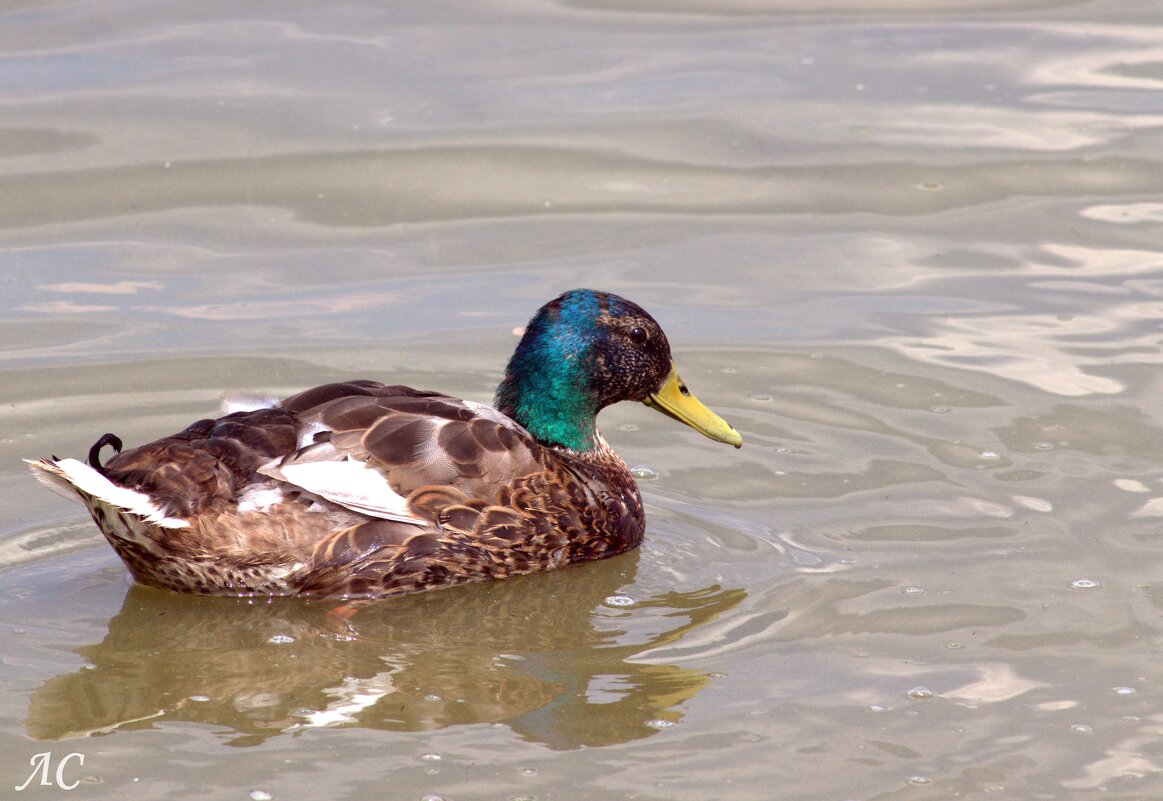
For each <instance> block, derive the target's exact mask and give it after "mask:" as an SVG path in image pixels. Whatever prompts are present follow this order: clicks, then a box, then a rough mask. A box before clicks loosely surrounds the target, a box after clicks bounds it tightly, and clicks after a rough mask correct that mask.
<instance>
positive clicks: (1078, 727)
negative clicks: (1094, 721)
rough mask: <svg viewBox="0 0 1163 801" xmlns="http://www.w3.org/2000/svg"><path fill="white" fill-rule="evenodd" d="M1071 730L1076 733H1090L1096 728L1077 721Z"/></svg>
mask: <svg viewBox="0 0 1163 801" xmlns="http://www.w3.org/2000/svg"><path fill="white" fill-rule="evenodd" d="M1070 730H1071V731H1072V732H1075V733H1076V734H1090V733H1091V732H1092V731H1094V729H1092V728H1091V727H1090V726H1087V725H1086V724H1085V723H1075V724H1074V725H1073V726H1071V727H1070Z"/></svg>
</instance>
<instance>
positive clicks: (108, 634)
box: [0, 0, 1163, 801]
mask: <svg viewBox="0 0 1163 801" xmlns="http://www.w3.org/2000/svg"><path fill="white" fill-rule="evenodd" d="M6 9H7V10H5V11H3V12H0V75H4V76H5V78H6V80H4V81H3V82H2V83H0V108H3V110H4V113H3V115H2V116H0V260H2V263H3V269H2V270H0V285H2V287H3V289H4V291H3V292H2V293H0V370H2V371H3V384H2V386H3V389H0V491H2V492H3V493H4V497H5V499H6V500H5V503H4V504H3V507H2V509H0V643H2V648H0V666H2V667H0V787H12V788H13V790H12V791H11V792H13V793H14V794H15V796H16V797H25V796H27V797H34V796H35V797H42V798H46V797H56V796H60V795H63V794H66V792H71V794H72V797H76V798H114V797H116V798H160V797H172V798H199V799H247V798H254V799H262V798H266V797H268V796H269V797H271V798H274V799H292V798H308V797H310V798H351V799H357V798H358V799H365V798H392V799H419V798H436V797H439V798H443V799H447V800H448V801H467V800H468V799H521V798H533V799H537V800H538V801H547V800H548V799H592V798H602V799H691V800H692V801H696V800H697V801H706V800H707V799H714V798H730V799H769V798H772V797H776V796H778V797H779V798H781V799H826V798H834V799H889V798H900V799H928V798H934V799H935V798H949V797H961V798H987V797H988V798H1022V799H1037V798H1047V799H1059V798H1065V797H1070V798H1104V799H1106V798H1157V797H1160V796H1163V746H1161V745H1160V743H1161V742H1163V739H1161V738H1160V734H1161V733H1163V695H1161V692H1160V679H1161V676H1160V669H1159V664H1160V655H1161V651H1163V649H1161V644H1163V620H1161V614H1163V582H1161V581H1160V580H1159V578H1158V574H1159V569H1158V564H1159V563H1160V555H1161V551H1163V528H1161V526H1160V522H1159V518H1160V516H1161V515H1163V467H1161V462H1163V457H1161V453H1163V411H1160V404H1159V403H1158V402H1157V399H1158V398H1159V397H1160V396H1161V394H1163V386H1161V382H1160V379H1159V377H1158V376H1159V369H1158V365H1159V363H1160V361H1163V359H1161V354H1163V350H1161V347H1160V340H1161V335H1160V323H1159V321H1160V318H1161V316H1163V314H1161V313H1163V256H1160V252H1159V251H1160V247H1159V246H1160V241H1161V239H1163V203H1161V202H1160V200H1159V193H1160V191H1161V190H1163V164H1161V163H1160V159H1159V153H1160V152H1161V145H1163V135H1161V125H1163V92H1161V91H1160V90H1161V89H1163V27H1161V26H1160V24H1159V23H1160V22H1161V19H1160V14H1159V11H1158V8H1157V7H1156V4H1154V3H1149V2H1134V1H1133V0H1127V2H1119V1H1118V0H1107V1H1104V2H1092V3H1085V2H1084V3H1076V2H1069V3H1068V2H1052V1H1051V0H1029V1H1028V2H1021V1H1020V0H1011V1H1008V2H1007V0H982V1H981V2H975V1H974V0H927V1H924V0H908V1H906V0H900V1H899V2H886V3H881V4H876V8H875V9H870V4H868V3H863V2H860V3H857V2H847V1H846V0H835V2H827V3H805V2H802V1H801V2H793V1H792V0H731V2H718V1H717V0H716V2H710V1H709V0H708V1H707V2H702V0H667V1H666V2H663V3H630V4H626V3H609V2H602V1H601V0H596V1H595V2H588V1H586V2H582V1H580V0H579V1H578V2H559V3H551V2H522V3H515V4H514V3H488V2H481V3H475V4H445V3H425V4H398V7H393V8H388V9H385V8H381V4H375V3H363V4H360V3H349V4H346V5H343V6H338V7H336V6H331V5H327V6H323V5H315V4H302V5H295V4H273V3H263V4H247V6H246V9H245V10H242V9H241V8H240V7H239V6H238V5H237V4H226V3H215V2H201V3H197V4H194V3H168V4H162V5H157V4H145V3H140V2H103V3H95V2H91V3H85V2H55V3H34V2H25V3H15V4H13V3H10V4H8V6H7V7H6ZM576 285H588V286H594V287H600V288H603V289H609V290H612V291H615V292H619V293H622V294H625V295H627V296H629V297H631V298H633V299H634V300H636V301H638V302H639V303H641V304H642V305H644V306H645V307H646V308H648V309H649V310H651V311H652V312H653V313H654V314H655V316H656V317H657V318H658V319H659V321H660V322H661V323H662V325H663V327H664V328H665V329H666V330H667V332H668V334H669V336H670V339H671V342H672V344H673V346H674V349H675V351H676V355H677V358H678V362H679V366H680V368H681V369H682V372H683V376H684V378H685V379H686V380H687V382H688V383H689V384H690V385H691V387H692V388H693V389H694V390H695V392H696V393H697V394H698V395H699V396H700V397H701V398H702V400H704V401H705V402H707V403H708V405H710V406H712V407H713V408H715V409H716V410H717V411H719V412H720V413H722V414H723V416H724V417H726V418H727V419H728V420H730V421H731V422H732V423H734V424H735V426H736V427H737V428H738V429H739V431H740V432H741V433H742V434H743V436H744V438H745V441H746V445H745V447H744V448H743V449H742V450H740V451H734V450H732V449H730V448H726V447H723V446H721V445H716V444H714V443H711V442H709V441H707V440H705V439H702V438H700V437H699V436H698V435H697V434H695V433H693V432H691V431H689V430H685V429H680V428H679V427H678V426H676V425H675V424H674V423H673V422H672V421H669V420H667V419H665V418H663V417H662V416H660V415H656V414H653V413H651V412H649V411H648V410H646V409H644V408H641V407H629V406H625V405H624V406H623V407H615V408H612V409H610V410H608V411H607V412H605V413H603V417H602V424H603V430H604V431H605V433H606V435H607V438H608V439H609V440H610V441H611V442H612V443H613V444H614V445H615V447H617V448H618V450H619V451H620V452H621V453H622V454H623V455H624V456H625V458H626V460H627V461H628V462H629V463H630V464H632V465H636V466H641V467H643V468H645V469H644V470H643V471H642V473H643V475H644V476H647V477H645V478H643V479H642V480H641V482H640V483H641V485H642V489H643V494H644V497H645V499H646V502H647V505H648V516H649V521H650V531H649V534H648V539H647V543H646V545H645V546H644V547H643V548H642V549H641V550H640V551H639V552H637V553H634V554H629V555H626V556H624V557H619V558H616V559H612V560H609V561H606V562H603V563H600V564H592V565H586V566H582V567H577V568H573V569H569V570H565V571H561V572H559V573H555V574H551V575H544V576H534V577H526V578H521V579H515V580H511V581H508V582H502V583H497V584H492V585H486V586H472V587H462V588H457V589H452V590H446V591H441V592H437V593H431V594H428V595H424V596H419V597H410V598H404V599H398V600H394V601H390V602H383V603H378V604H373V605H371V606H370V607H368V608H365V609H362V610H360V611H359V613H357V614H356V615H355V616H354V617H353V618H352V619H350V620H348V621H346V622H337V621H336V620H335V619H334V618H333V617H329V616H328V615H327V612H328V611H329V609H330V608H331V606H333V604H329V603H324V602H313V603H307V602H302V601H295V600H280V601H277V602H272V603H268V602H265V601H248V600H238V601H235V600H223V599H198V598H187V597H179V596H175V595H170V594H165V593H161V592H157V591H153V590H149V589H143V588H139V587H133V586H131V584H130V582H129V581H128V580H127V578H126V573H125V570H124V568H123V567H122V566H121V564H120V563H119V562H118V560H117V559H116V557H115V556H114V555H113V553H112V552H111V551H110V550H109V549H108V547H107V546H105V545H104V543H103V542H102V540H101V538H100V535H99V534H98V533H97V532H96V529H95V528H94V527H93V526H92V525H91V523H89V522H88V521H87V518H86V517H85V516H84V513H83V511H82V510H81V509H80V508H79V507H76V506H71V505H69V504H67V503H65V502H64V501H63V500H61V499H59V498H57V497H56V496H55V495H52V494H50V493H47V492H43V491H42V490H41V489H40V488H39V487H38V486H37V485H36V484H35V482H34V481H33V480H32V479H31V478H30V477H29V476H28V474H27V472H26V470H25V468H24V466H23V464H22V463H21V461H20V460H21V459H24V458H33V457H37V456H41V455H46V454H50V453H55V454H59V455H61V456H65V455H72V456H77V455H83V454H84V453H85V452H86V451H87V449H88V447H89V445H90V444H91V443H92V442H93V440H94V439H96V437H97V436H99V435H100V434H101V433H103V432H105V431H115V432H116V433H118V434H119V435H120V436H121V437H122V438H123V439H124V440H125V441H126V442H127V443H136V442H141V441H144V440H146V439H149V438H153V437H156V436H159V435H162V434H166V433H170V432H171V431H174V430H177V429H178V428H180V427H182V426H184V425H185V424H186V423H187V422H189V421H191V420H193V419H196V418H198V417H201V416H204V415H205V414H207V413H209V412H210V411H212V410H213V409H214V408H215V407H216V404H217V401H218V397H219V396H220V394H221V393H222V392H223V391H225V390H230V389H237V388H243V389H261V390H270V391H273V392H276V393H290V392H292V391H294V390H296V389H299V388H302V387H304V386H308V385H310V384H313V383H320V382H322V381H326V380H332V379H337V378H351V377H368V378H376V379H382V380H389V381H391V382H400V383H408V384H412V385H415V386H420V387H425V388H434V389H441V390H444V391H448V392H452V393H454V394H458V395H460V396H462V397H467V398H472V399H475V400H482V401H483V400H488V399H489V397H490V395H491V392H492V389H493V387H494V386H495V384H496V381H497V380H498V378H499V377H500V370H501V368H502V367H503V365H504V362H505V359H506V358H507V356H508V354H509V352H510V350H511V348H512V347H513V345H514V344H515V338H514V336H513V329H514V328H516V327H518V326H520V325H522V324H523V323H524V321H525V320H526V319H527V318H528V316H529V315H530V314H531V313H532V312H533V311H534V310H535V309H536V307H537V306H538V305H539V304H540V303H542V302H543V301H545V300H547V299H548V298H550V297H552V296H554V295H555V294H557V293H558V292H560V291H561V290H563V289H565V288H568V287H571V286H576ZM45 752H48V753H49V754H50V755H51V756H50V759H51V766H50V771H49V774H48V778H49V780H50V781H52V782H55V781H56V780H57V778H58V774H56V773H54V771H55V770H56V768H57V767H58V766H59V767H60V774H59V778H60V779H61V781H62V783H64V784H67V785H71V784H72V782H74V781H75V782H79V784H78V785H77V786H76V789H74V790H72V791H66V790H64V789H62V788H61V787H53V786H47V787H41V786H38V785H37V783H36V781H35V780H34V781H33V783H32V786H27V787H25V789H23V790H21V791H19V792H18V793H17V792H16V790H15V788H17V787H19V786H20V785H21V784H22V783H24V782H25V780H26V779H27V778H28V777H29V774H30V773H31V772H33V768H32V766H31V764H30V760H33V761H34V760H35V759H36V758H37V757H36V755H38V754H42V753H45ZM70 754H80V755H83V759H84V762H83V765H82V764H81V763H80V760H79V759H77V758H75V757H74V758H72V759H67V757H68V755H70ZM37 775H38V776H39V774H37ZM5 792H6V793H7V792H10V791H7V790H5Z"/></svg>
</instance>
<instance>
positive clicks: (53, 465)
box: [25, 459, 190, 528]
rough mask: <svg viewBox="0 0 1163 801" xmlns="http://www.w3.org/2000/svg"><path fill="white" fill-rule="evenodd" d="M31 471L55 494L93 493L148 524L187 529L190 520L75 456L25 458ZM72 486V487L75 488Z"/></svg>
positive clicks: (69, 496)
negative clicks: (168, 514) (171, 514)
mask: <svg viewBox="0 0 1163 801" xmlns="http://www.w3.org/2000/svg"><path fill="white" fill-rule="evenodd" d="M25 462H27V463H28V466H29V467H31V468H32V472H33V474H34V475H35V476H36V477H37V478H38V479H39V480H40V482H41V483H42V484H44V485H45V486H46V487H48V488H49V489H51V490H52V491H53V492H55V493H57V494H58V495H64V496H65V497H66V498H69V499H70V500H78V501H79V500H81V499H80V498H79V497H78V496H77V494H76V490H80V491H81V492H83V493H85V494H86V495H92V496H93V497H94V498H97V499H98V500H101V501H104V502H105V503H107V504H109V505H111V506H116V507H117V508H119V509H121V510H123V511H125V512H129V513H130V514H134V515H137V516H138V517H140V518H142V519H143V520H145V521H146V522H148V523H153V524H154V525H155V526H160V527H162V528H189V526H190V523H189V522H188V521H186V520H182V519H181V518H177V517H166V514H165V512H163V511H162V510H161V509H159V508H158V507H157V506H156V505H155V504H154V502H153V501H152V500H150V497H149V496H148V495H146V494H145V493H142V492H138V491H137V490H131V489H127V488H125V487H119V486H117V485H116V484H114V483H113V482H112V481H110V480H109V479H107V478H105V476H103V475H101V474H100V473H98V472H97V471H96V470H94V469H93V468H91V467H89V465H87V464H85V463H84V462H79V461H77V460H76V459H60V460H59V461H56V462H50V461H48V460H47V459H41V460H40V461H39V462H34V461H32V460H31V459H25ZM74 488H75V489H74Z"/></svg>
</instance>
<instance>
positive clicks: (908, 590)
mask: <svg viewBox="0 0 1163 801" xmlns="http://www.w3.org/2000/svg"><path fill="white" fill-rule="evenodd" d="M924 591H925V588H924V587H905V588H904V589H902V590H901V592H903V593H904V594H905V595H920V594H921V593H922V592H924Z"/></svg>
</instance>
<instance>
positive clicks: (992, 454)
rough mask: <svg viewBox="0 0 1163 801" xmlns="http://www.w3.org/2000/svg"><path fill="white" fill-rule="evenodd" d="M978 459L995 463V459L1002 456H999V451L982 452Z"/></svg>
mask: <svg viewBox="0 0 1163 801" xmlns="http://www.w3.org/2000/svg"><path fill="white" fill-rule="evenodd" d="M977 458H979V459H989V460H990V461H993V460H995V459H1000V458H1001V456H1000V455H999V454H998V452H997V451H982V452H981V453H979V454H977Z"/></svg>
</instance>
